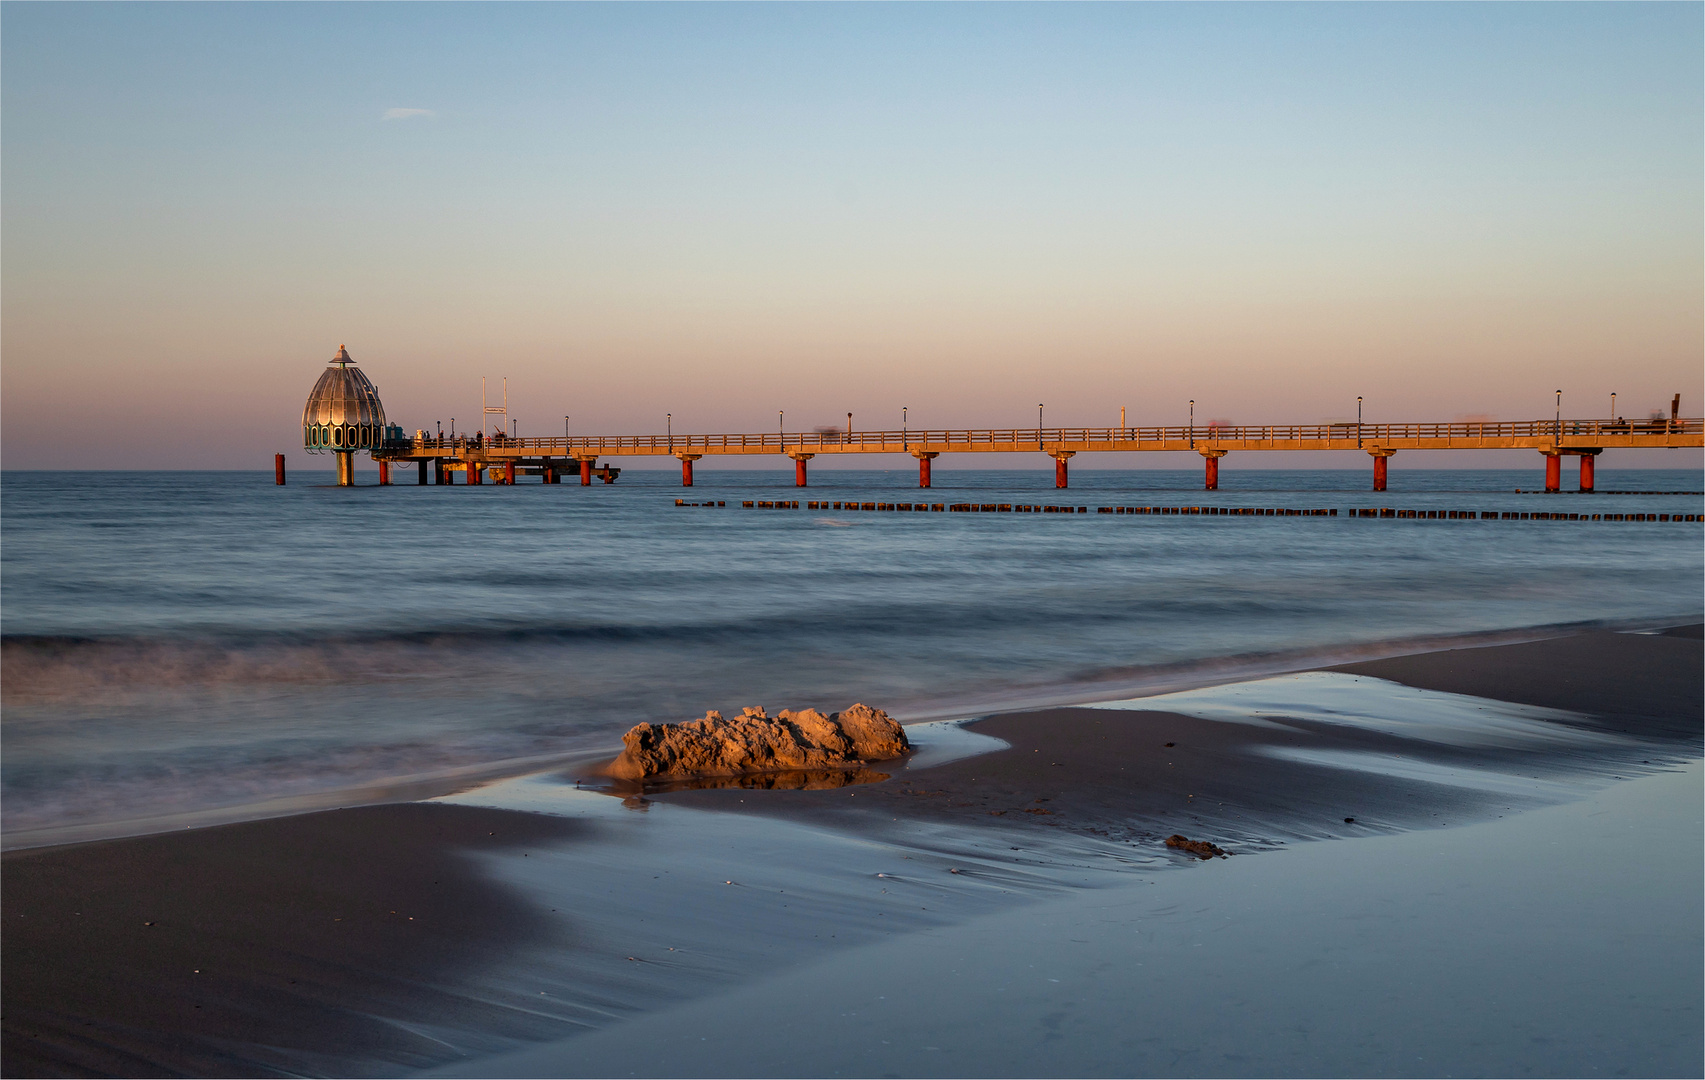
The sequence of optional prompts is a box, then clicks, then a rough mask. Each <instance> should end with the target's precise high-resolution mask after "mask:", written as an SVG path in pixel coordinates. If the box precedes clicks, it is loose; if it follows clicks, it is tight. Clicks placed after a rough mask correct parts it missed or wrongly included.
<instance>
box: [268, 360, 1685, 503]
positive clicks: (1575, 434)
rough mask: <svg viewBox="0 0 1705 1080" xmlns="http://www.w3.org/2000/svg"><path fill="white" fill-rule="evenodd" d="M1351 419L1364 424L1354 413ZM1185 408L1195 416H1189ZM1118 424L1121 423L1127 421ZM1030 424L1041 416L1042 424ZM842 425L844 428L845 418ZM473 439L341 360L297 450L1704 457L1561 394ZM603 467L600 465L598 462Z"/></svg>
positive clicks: (615, 472)
mask: <svg viewBox="0 0 1705 1080" xmlns="http://www.w3.org/2000/svg"><path fill="white" fill-rule="evenodd" d="M508 396H509V391H508V384H507V381H506V382H505V385H504V404H503V406H502V407H501V408H493V407H490V406H487V405H486V404H485V398H484V390H483V384H482V390H481V403H480V407H481V411H482V413H486V414H497V415H498V416H499V417H500V418H501V419H502V420H507V419H508V411H509V406H508ZM1357 402H1358V406H1357V409H1358V414H1359V412H1360V399H1359V398H1358V399H1357ZM1194 405H1195V403H1194V402H1192V403H1191V406H1192V409H1194ZM1123 418H1124V411H1123V410H1120V419H1121V420H1123ZM1038 419H1040V416H1038ZM849 424H850V414H849ZM503 426H504V425H503V424H501V423H500V424H499V426H498V430H496V431H492V432H484V431H481V432H476V433H474V434H471V435H455V434H451V435H449V436H446V435H443V434H441V433H440V434H431V435H429V434H428V433H427V432H426V431H425V430H424V429H417V430H416V431H415V433H414V436H413V437H412V438H410V437H409V436H408V435H407V434H406V433H405V432H404V430H403V428H402V427H400V426H399V425H397V424H393V423H390V422H388V421H387V420H386V418H385V409H384V406H383V405H382V404H381V403H380V401H379V391H378V388H377V387H376V386H374V385H373V383H372V382H371V381H369V380H368V378H367V376H366V375H365V374H363V373H362V372H361V371H360V370H359V369H358V368H357V367H356V366H355V361H354V359H352V358H351V357H350V355H349V352H348V350H347V349H345V348H344V347H343V346H342V345H339V346H338V351H337V355H336V356H335V357H333V358H332V361H331V363H330V364H329V365H328V366H327V367H326V369H325V371H323V372H322V373H321V374H320V379H319V381H318V382H317V383H315V385H314V389H313V391H312V393H310V394H309V395H308V403H307V405H306V406H304V408H303V410H302V445H303V446H304V447H305V448H306V449H307V450H308V451H309V452H310V453H330V454H333V455H335V456H336V458H337V477H338V484H339V485H340V486H349V485H351V484H353V483H354V482H355V464H354V458H355V455H356V454H357V453H367V454H369V455H370V456H371V457H372V458H373V460H374V461H376V462H378V464H379V483H380V484H382V485H388V484H390V482H391V467H392V466H393V465H408V466H412V467H413V468H414V469H415V482H416V483H417V484H427V483H437V484H450V483H454V481H455V477H456V476H457V475H458V474H459V475H461V476H462V477H463V482H464V483H468V484H479V483H483V482H485V480H486V479H487V478H489V479H490V480H491V482H493V483H497V484H513V483H515V480H516V478H517V477H519V476H538V477H540V478H541V479H543V481H544V482H545V483H547V484H560V483H562V478H563V476H565V475H569V476H578V477H579V479H580V483H581V484H582V485H590V484H591V483H592V479H593V477H597V478H598V479H599V480H602V481H603V482H604V483H606V484H613V483H615V482H616V478H617V477H618V476H620V475H621V469H619V468H617V467H615V466H613V465H611V464H609V461H608V460H607V459H609V458H612V457H642V458H643V457H654V458H655V457H673V458H675V459H677V460H679V461H680V463H681V485H682V486H683V487H692V486H693V463H694V462H695V461H700V460H703V459H704V458H707V457H727V456H730V455H739V456H743V457H747V456H754V455H755V456H764V455H770V456H776V457H786V458H791V459H792V461H793V477H794V484H795V486H797V487H802V488H803V487H807V486H809V475H808V469H807V463H808V462H810V461H811V459H812V458H816V457H826V456H832V455H844V454H904V455H907V456H910V457H913V458H916V459H917V462H918V487H920V488H928V487H929V486H930V471H931V465H932V463H933V462H934V461H935V459H936V458H938V457H941V456H942V455H943V454H1041V455H1045V456H1047V457H1049V458H1051V459H1053V462H1054V486H1055V487H1056V488H1065V487H1068V486H1069V481H1070V471H1069V466H1068V462H1070V461H1071V459H1072V458H1073V457H1076V456H1077V455H1078V454H1094V453H1194V454H1198V455H1200V456H1201V458H1202V463H1203V487H1204V488H1205V489H1206V490H1208V491H1215V490H1218V488H1219V475H1220V459H1221V458H1224V457H1226V456H1227V455H1229V454H1235V453H1240V452H1250V451H1265V452H1271V451H1275V450H1338V451H1344V452H1346V453H1357V454H1366V455H1367V456H1368V457H1369V458H1370V459H1371V461H1372V464H1373V490H1375V491H1384V490H1386V482H1387V466H1388V465H1389V463H1390V461H1391V458H1392V456H1393V455H1395V454H1398V453H1401V452H1403V451H1407V450H1533V451H1536V452H1538V453H1540V454H1542V455H1544V457H1545V490H1546V491H1561V490H1563V465H1562V462H1563V459H1564V458H1566V457H1573V458H1576V459H1578V460H1579V462H1580V477H1579V490H1580V491H1592V490H1593V478H1594V463H1595V461H1596V459H1597V457H1598V455H1600V454H1602V453H1604V452H1605V451H1606V450H1612V449H1623V448H1627V449H1632V448H1657V447H1667V448H1674V449H1680V448H1684V447H1691V448H1698V447H1702V446H1705V419H1702V418H1699V417H1693V418H1686V417H1683V416H1682V415H1681V395H1680V394H1676V395H1675V396H1674V397H1673V398H1671V399H1670V411H1669V416H1667V417H1665V416H1663V415H1662V414H1655V415H1653V416H1652V417H1651V418H1649V419H1646V420H1626V419H1622V418H1620V417H1610V418H1606V419H1602V420H1565V419H1564V418H1563V415H1562V392H1561V391H1558V410H1557V414H1556V415H1555V416H1553V417H1552V418H1551V419H1549V420H1516V421H1495V420H1485V421H1480V420H1471V421H1457V422H1455V423H1410V424H1366V423H1362V422H1361V421H1360V420H1359V419H1358V420H1357V421H1354V422H1350V421H1344V422H1332V423H1324V424H1260V425H1226V424H1219V423H1207V424H1201V425H1198V424H1195V423H1194V422H1192V423H1190V424H1188V425H1185V426H1182V427H1140V426H1139V427H1124V426H1121V427H1105V428H1093V427H1055V428H1048V427H1042V426H1037V427H1034V428H963V429H950V430H923V431H912V430H910V429H909V428H906V427H902V428H901V429H900V430H898V431H852V430H847V431H839V430H834V429H827V428H824V429H818V430H814V431H809V432H788V431H785V430H784V431H775V432H763V433H761V434H752V433H741V434H728V435H692V434H681V435H676V434H674V433H673V432H672V431H669V432H665V433H664V434H662V435H580V436H574V437H570V436H568V435H566V434H564V435H563V436H561V437H557V436H549V437H543V438H535V437H532V436H520V435H518V434H511V433H509V432H506V431H504V430H502V428H503ZM600 459H604V460H602V462H601V461H600ZM274 470H275V473H274V475H275V478H276V482H277V483H279V484H283V483H284V482H285V474H284V455H282V454H279V455H278V456H277V458H276V459H275V461H274Z"/></svg>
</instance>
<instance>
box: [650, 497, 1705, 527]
mask: <svg viewBox="0 0 1705 1080" xmlns="http://www.w3.org/2000/svg"><path fill="white" fill-rule="evenodd" d="M1631 494H1643V493H1631ZM1662 494H1686V495H1697V494H1701V493H1700V492H1664V493H1662ZM675 505H676V506H681V507H707V508H708V507H726V506H727V505H728V503H727V501H726V500H718V499H712V500H707V501H705V502H689V501H687V500H686V499H676V500H675ZM740 507H741V508H742V509H745V510H754V509H755V510H798V509H800V505H799V500H798V499H744V500H742V501H741V502H740ZM804 509H806V510H842V511H846V510H856V511H869V510H875V511H888V512H900V513H937V514H940V513H967V514H977V513H983V514H1087V513H1089V512H1090V510H1091V509H1092V508H1091V507H1088V506H1061V505H1055V504H1047V505H1040V506H1038V505H1032V504H1028V503H909V502H854V501H851V500H845V501H841V502H826V501H808V502H807V503H806V504H805V506H804ZM1093 509H1094V511H1095V512H1096V513H1097V514H1143V515H1155V516H1160V517H1166V516H1183V517H1235V518H1247V517H1337V516H1338V511H1337V510H1336V509H1327V508H1312V509H1288V508H1284V507H1274V506H1097V507H1094V508H1093ZM1344 517H1346V518H1391V519H1396V520H1406V521H1653V522H1657V521H1705V514H1627V513H1623V514H1566V513H1561V512H1558V513H1547V512H1545V511H1540V510H1438V509H1432V510H1404V509H1399V508H1396V507H1389V506H1372V507H1352V508H1350V509H1348V510H1345V511H1344Z"/></svg>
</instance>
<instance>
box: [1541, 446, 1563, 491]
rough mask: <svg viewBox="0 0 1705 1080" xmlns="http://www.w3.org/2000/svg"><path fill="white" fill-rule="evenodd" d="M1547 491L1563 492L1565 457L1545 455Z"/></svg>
mask: <svg viewBox="0 0 1705 1080" xmlns="http://www.w3.org/2000/svg"><path fill="white" fill-rule="evenodd" d="M1545 490H1546V491H1562V490H1563V455H1561V454H1546V455H1545Z"/></svg>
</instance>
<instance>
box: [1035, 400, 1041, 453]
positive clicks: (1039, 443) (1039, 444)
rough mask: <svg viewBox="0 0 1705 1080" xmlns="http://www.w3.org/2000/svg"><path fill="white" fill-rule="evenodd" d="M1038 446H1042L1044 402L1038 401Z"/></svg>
mask: <svg viewBox="0 0 1705 1080" xmlns="http://www.w3.org/2000/svg"><path fill="white" fill-rule="evenodd" d="M1036 448H1037V449H1038V450H1040V449H1041V448H1042V403H1041V402H1040V401H1038V402H1037V403H1036Z"/></svg>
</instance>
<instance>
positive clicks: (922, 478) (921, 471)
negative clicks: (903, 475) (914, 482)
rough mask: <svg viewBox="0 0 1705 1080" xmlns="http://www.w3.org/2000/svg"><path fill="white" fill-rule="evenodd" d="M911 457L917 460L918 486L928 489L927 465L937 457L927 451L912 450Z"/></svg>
mask: <svg viewBox="0 0 1705 1080" xmlns="http://www.w3.org/2000/svg"><path fill="white" fill-rule="evenodd" d="M912 456H913V457H915V458H917V459H918V486H919V487H921V488H927V487H929V463H930V462H931V461H933V460H935V458H936V457H937V456H939V455H937V454H935V453H931V452H929V451H927V450H913V451H912Z"/></svg>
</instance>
